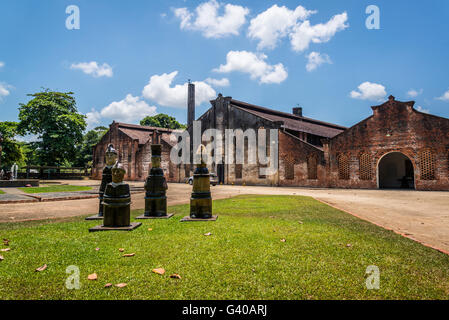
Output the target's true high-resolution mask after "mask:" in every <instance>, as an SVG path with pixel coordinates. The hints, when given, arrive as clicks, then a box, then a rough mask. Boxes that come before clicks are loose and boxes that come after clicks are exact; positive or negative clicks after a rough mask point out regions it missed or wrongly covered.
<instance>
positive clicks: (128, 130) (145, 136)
mask: <svg viewBox="0 0 449 320" xmlns="http://www.w3.org/2000/svg"><path fill="white" fill-rule="evenodd" d="M113 124H115V125H116V126H117V129H118V130H119V131H121V132H122V133H124V134H126V135H127V136H128V137H130V138H131V139H133V140H138V141H139V144H145V143H147V142H148V140H150V137H151V135H152V134H153V132H154V131H156V130H157V131H158V132H160V133H161V134H162V138H163V139H164V136H168V135H169V134H170V133H172V132H176V131H179V130H173V129H167V128H158V127H147V126H140V125H137V124H128V123H122V122H115V123H113ZM165 139H166V140H167V141H169V140H170V139H168V138H165Z"/></svg>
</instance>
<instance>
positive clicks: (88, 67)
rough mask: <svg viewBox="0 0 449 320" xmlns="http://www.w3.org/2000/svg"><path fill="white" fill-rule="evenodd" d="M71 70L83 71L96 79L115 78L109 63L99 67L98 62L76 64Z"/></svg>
mask: <svg viewBox="0 0 449 320" xmlns="http://www.w3.org/2000/svg"><path fill="white" fill-rule="evenodd" d="M70 69H74V70H77V69H78V70H81V71H83V72H84V73H85V74H90V75H92V76H94V77H95V78H99V77H108V78H110V77H112V76H113V72H112V67H111V66H110V65H108V64H107V63H103V64H102V65H99V64H98V63H97V62H96V61H91V62H80V63H74V64H72V65H71V66H70Z"/></svg>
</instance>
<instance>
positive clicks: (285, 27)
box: [248, 4, 316, 49]
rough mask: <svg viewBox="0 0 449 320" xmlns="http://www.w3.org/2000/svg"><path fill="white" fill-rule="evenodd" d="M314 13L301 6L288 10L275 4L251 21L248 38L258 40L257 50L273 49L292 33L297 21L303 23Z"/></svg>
mask: <svg viewBox="0 0 449 320" xmlns="http://www.w3.org/2000/svg"><path fill="white" fill-rule="evenodd" d="M315 12H316V11H311V10H307V9H305V8H304V7H302V6H298V7H296V9H295V10H290V9H288V8H287V7H285V6H282V7H279V6H277V5H276V4H275V5H273V6H272V7H271V8H269V9H267V10H265V11H264V12H262V13H260V14H259V15H257V17H255V18H253V19H252V20H251V22H250V26H249V28H248V36H249V37H250V38H252V39H257V40H259V44H258V45H257V48H258V49H264V48H269V49H274V48H275V47H276V46H277V44H278V42H279V40H280V39H281V38H283V37H285V36H287V35H288V34H289V33H291V32H292V28H293V27H294V26H296V24H297V23H298V20H301V21H303V20H305V19H306V18H307V17H309V16H310V15H311V14H313V13H315Z"/></svg>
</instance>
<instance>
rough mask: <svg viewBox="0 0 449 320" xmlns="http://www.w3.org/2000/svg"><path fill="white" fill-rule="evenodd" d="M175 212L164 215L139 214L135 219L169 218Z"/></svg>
mask: <svg viewBox="0 0 449 320" xmlns="http://www.w3.org/2000/svg"><path fill="white" fill-rule="evenodd" d="M174 215H175V214H174V213H169V214H167V215H165V216H146V215H144V214H143V215H141V216H138V217H136V219H138V220H141V219H170V218H171V217H173V216H174Z"/></svg>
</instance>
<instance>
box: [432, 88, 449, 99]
mask: <svg viewBox="0 0 449 320" xmlns="http://www.w3.org/2000/svg"><path fill="white" fill-rule="evenodd" d="M435 99H437V100H441V101H449V89H448V90H447V91H446V92H445V93H443V95H442V96H441V97H438V98H435Z"/></svg>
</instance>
